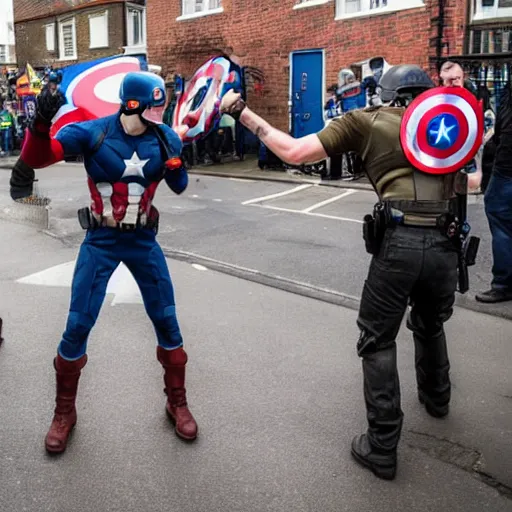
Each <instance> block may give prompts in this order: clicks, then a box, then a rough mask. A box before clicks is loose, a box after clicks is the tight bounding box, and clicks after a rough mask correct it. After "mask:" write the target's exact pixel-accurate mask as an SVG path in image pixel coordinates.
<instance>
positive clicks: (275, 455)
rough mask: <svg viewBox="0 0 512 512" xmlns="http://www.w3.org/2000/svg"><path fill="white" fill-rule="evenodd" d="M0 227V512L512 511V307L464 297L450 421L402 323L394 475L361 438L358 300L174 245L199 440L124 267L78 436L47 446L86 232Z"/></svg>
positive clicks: (101, 323) (94, 358) (83, 401)
mask: <svg viewBox="0 0 512 512" xmlns="http://www.w3.org/2000/svg"><path fill="white" fill-rule="evenodd" d="M244 185H245V184H244ZM197 199H199V198H197ZM180 200H183V201H193V198H190V199H183V198H182V199H180ZM212 201H213V200H212ZM162 202H163V201H162V198H160V203H162ZM182 204H183V203H182ZM178 205H179V204H178ZM237 208H238V207H237ZM239 211H240V212H244V211H255V212H256V211H257V209H254V210H252V209H250V208H249V209H248V210H246V209H244V208H241V207H240V209H239ZM247 215H249V214H247ZM301 218H302V217H301ZM304 218H305V217H304ZM0 232H1V233H2V243H1V244H0V286H1V290H2V293H1V294H0V314H1V316H2V317H3V319H4V337H5V342H4V344H3V345H2V346H0V411H2V414H1V421H0V481H1V485H0V510H2V512H4V511H5V512H21V511H26V512H42V511H44V512H64V511H68V510H73V512H89V511H91V510H97V511H99V512H140V511H145V512H157V511H158V512H162V511H164V510H180V511H182V512H203V511H208V512H210V511H211V512H217V511H219V512H242V511H243V512H262V511H285V512H288V511H290V512H303V511H304V512H306V511H307V512H317V511H325V512H329V511H332V512H343V511H347V512H354V511H357V510H361V511H363V510H364V511H373V510H386V511H387V510H393V511H396V512H410V511H412V510H414V511H415V512H434V511H436V512H437V511H444V510H450V511H453V512H482V511H489V512H510V511H512V500H511V499H510V498H507V497H506V496H505V494H504V493H506V492H507V489H506V488H505V487H503V486H502V487H501V488H500V489H501V491H502V492H503V493H502V494H500V493H499V492H498V490H497V489H496V488H493V487H492V486H491V485H489V484H494V485H498V486H499V482H501V483H502V484H504V485H507V486H508V487H509V489H510V488H512V465H511V464H512V463H511V461H512V445H511V443H510V438H511V435H512V401H511V398H510V397H511V396H512V374H511V372H510V332H511V322H509V321H507V320H502V319H499V318H493V317H490V316H487V315H481V314H478V313H473V312H469V311H467V310H464V309H457V310H456V312H455V315H454V318H453V320H452V321H451V322H450V323H449V325H448V335H449V339H450V354H451V362H452V380H453V384H454V389H453V402H452V408H451V413H450V415H449V416H448V418H446V419H444V420H435V419H433V418H431V417H430V416H428V415H427V414H426V412H425V411H424V410H423V409H422V407H421V406H420V405H419V403H418V401H417V398H416V392H415V385H414V371H413V348H412V343H411V341H410V336H409V333H408V332H407V331H406V330H403V331H402V332H401V334H400V337H399V340H398V343H399V369H400V376H401V384H402V406H403V409H404V412H405V424H404V433H403V437H402V440H401V445H400V452H399V471H398V475H397V479H396V480H395V481H394V482H384V481H381V480H378V479H376V478H375V477H374V476H373V475H372V474H371V473H369V472H368V471H366V470H364V469H362V468H360V467H359V466H357V465H356V464H355V463H353V461H352V460H351V458H350V455H349V443H350V440H351V438H352V436H353V435H354V434H357V433H359V432H360V431H362V430H363V429H364V428H365V417H364V410H363V402H362V382H361V371H360V360H359V359H358V358H357V355H356V352H355V343H356V340H357V336H358V332H357V328H356V325H355V319H356V312H355V311H353V310H350V309H345V308H341V307H337V306H334V305H331V304H326V303H324V302H320V301H316V300H312V299H309V298H306V297H303V296H300V295H296V294H290V293H286V292H283V291H281V290H278V289H275V288H272V287H266V286H261V285H258V284H255V283H253V282H250V281H246V280H240V279H236V278H233V277H231V276H226V275H225V274H220V273H216V272H214V271H211V270H208V269H207V268H206V269H205V268H203V267H199V266H192V265H189V264H186V263H183V262H176V261H171V260H170V261H169V262H168V263H169V267H170V270H171V273H172V275H173V279H174V284H175V290H176V297H177V301H178V315H179V319H180V323H181V326H182V331H183V334H184V338H185V343H186V348H187V351H188V353H189V361H190V362H189V365H188V373H187V382H188V384H187V387H188V395H189V402H190V405H191V409H192V411H193V412H194V414H195V416H196V418H197V420H198V423H199V426H200V437H199V438H198V440H197V442H195V443H193V444H187V443H183V442H182V441H180V440H179V439H178V438H177V437H176V436H175V435H174V433H173V431H172V428H171V426H170V425H169V423H168V421H167V419H166V417H165V414H164V401H165V397H164V395H163V393H162V388H163V382H162V371H161V368H160V366H159V365H158V363H157V362H156V359H155V340H154V335H153V332H152V328H151V325H150V323H149V321H148V320H147V318H146V316H145V313H144V310H143V307H142V306H141V305H140V304H139V303H138V301H137V298H136V297H135V296H134V291H133V288H131V285H130V283H129V282H127V280H126V279H124V278H122V279H118V280H117V281H116V283H115V286H114V288H113V289H112V290H111V291H112V292H113V293H112V294H111V295H109V296H108V298H107V300H106V301H105V304H104V308H103V310H102V312H101V315H100V318H99V320H98V323H97V325H96V327H95V329H94V331H93V333H92V335H91V337H90V343H89V363H88V365H87V366H86V368H85V369H84V372H83V376H82V379H81V381H80V389H79V398H78V402H77V406H78V415H79V420H78V424H77V428H76V429H75V432H74V434H73V437H72V439H71V442H70V444H69V447H68V450H67V451H66V453H65V454H64V455H62V456H60V457H48V456H46V454H45V452H44V448H43V439H44V435H45V433H46V430H47V428H48V426H49V423H50V421H51V416H52V408H53V400H54V374H53V370H52V367H51V361H52V359H53V356H54V354H55V350H56V346H57V343H58V341H59V339H60V335H61V333H62V330H63V327H64V323H65V317H66V311H67V308H68V304H69V288H68V286H69V279H70V271H72V262H73V260H74V258H75V257H76V248H75V247H67V246H66V245H65V244H62V242H61V241H59V240H56V239H53V238H51V237H48V236H45V235H43V234H42V233H40V232H38V231H36V230H35V229H32V228H29V227H27V226H24V225H17V224H12V223H6V222H4V221H0ZM189 236H191V237H193V236H194V235H193V234H192V233H191V234H190V235H189ZM55 267H56V268H55ZM48 269H50V270H48ZM20 280H22V282H20ZM114 281H115V280H114ZM35 283H40V284H39V285H37V284H35ZM113 304H116V305H115V306H113ZM485 475H490V476H488V477H485ZM486 482H487V483H486Z"/></svg>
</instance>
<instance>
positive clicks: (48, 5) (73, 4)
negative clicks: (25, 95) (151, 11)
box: [14, 0, 146, 69]
mask: <svg viewBox="0 0 512 512" xmlns="http://www.w3.org/2000/svg"><path fill="white" fill-rule="evenodd" d="M145 17H146V13H145V0H133V1H130V2H128V1H126V0H14V26H15V34H16V51H17V57H18V63H19V65H20V66H24V65H25V63H27V62H29V63H30V64H31V65H32V66H33V67H34V68H36V69H37V68H43V67H45V66H48V65H52V66H53V67H56V68H58V67H62V66H67V65H69V64H74V63H76V62H81V61H87V60H91V59H96V58H101V57H106V56H109V55H116V54H120V53H123V52H124V51H126V53H145V51H146V20H145Z"/></svg>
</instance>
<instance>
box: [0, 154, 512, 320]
mask: <svg viewBox="0 0 512 512" xmlns="http://www.w3.org/2000/svg"><path fill="white" fill-rule="evenodd" d="M37 177H38V179H39V184H38V185H39V189H40V192H41V193H43V194H44V193H45V194H46V195H48V196H50V197H51V199H52V202H51V205H50V206H51V210H50V212H49V213H50V231H51V232H52V233H54V234H55V235H56V236H59V237H63V238H65V239H66V240H67V241H69V242H70V243H71V244H77V243H79V242H80V240H81V239H82V237H83V231H82V229H81V228H80V226H79V224H78V221H77V217H76V211H77V209H78V208H79V207H81V206H85V205H88V204H89V198H88V195H87V194H88V190H87V186H86V182H85V178H84V170H83V167H81V166H80V165H76V164H75V165H73V164H71V165H70V164H60V165H56V166H53V167H52V168H49V169H45V170H41V171H38V172H37ZM8 179H9V173H8V172H7V171H5V170H3V171H1V170H0V191H3V194H2V196H3V197H2V198H0V206H1V207H3V209H0V215H2V211H3V210H5V208H10V209H12V201H10V198H9V197H8V193H7V192H8ZM348 186H350V183H348ZM375 202H376V195H375V194H374V193H373V192H370V191H367V190H353V189H350V188H349V189H342V188H337V187H327V186H317V185H310V184H305V185H301V184H289V183H272V182H265V181H251V180H233V179H219V178H216V177H210V176H198V175H194V174H191V175H190V184H189V187H188V189H187V190H186V191H185V193H184V194H183V195H181V196H176V195H175V194H173V193H172V192H171V191H170V190H169V189H168V188H167V187H166V186H165V185H161V186H160V187H159V189H158V192H157V195H156V198H155V205H156V206H157V208H158V209H159V210H160V212H161V228H160V233H159V238H160V242H161V244H162V246H163V247H164V248H167V249H168V255H170V256H173V257H180V258H182V259H185V260H186V261H189V260H190V261H192V260H194V261H197V262H201V258H207V259H209V260H214V262H213V263H216V264H218V266H226V265H228V266H230V267H232V268H234V270H235V271H236V275H241V274H242V272H241V271H240V269H245V270H246V272H245V273H244V276H246V277H249V278H251V277H254V275H255V274H258V275H259V274H264V275H265V276H268V279H267V281H266V282H268V281H273V282H274V284H276V285H282V282H281V283H280V282H279V280H277V279H275V278H276V277H281V278H283V280H286V282H287V283H288V284H290V283H289V282H290V281H291V284H290V286H293V287H294V288H298V287H299V286H301V285H302V284H305V285H307V287H308V288H309V291H308V290H306V291H307V292H308V293H309V292H311V293H310V295H313V296H316V295H318V294H321V295H322V298H324V299H326V300H332V301H334V302H335V303H343V304H345V305H349V306H353V307H357V300H358V298H359V297H360V294H361V290H362V286H363V282H364V279H365V278H366V274H367V269H368V264H369V261H370V256H369V255H368V254H367V253H366V251H365V248H364V242H363V240H362V219H363V217H364V215H365V214H367V213H370V212H371V211H372V209H373V204H374V203H375ZM469 203H470V204H469V207H468V209H469V214H468V217H469V222H470V224H471V226H472V234H474V235H476V236H479V237H481V239H482V241H481V244H480V251H479V254H478V258H477V263H476V265H475V266H474V267H471V268H470V280H471V281H470V285H471V289H470V291H469V292H468V293H467V294H466V295H465V296H460V295H459V294H457V300H458V302H459V303H461V304H464V305H465V306H468V307H471V308H476V309H477V310H478V311H483V312H488V313H492V314H495V315H499V316H503V317H506V318H511V319H512V305H511V304H510V303H506V304H497V305H481V304H479V303H477V302H476V301H475V300H474V295H475V293H477V292H479V291H483V290H486V289H488V288H489V286H490V281H491V268H492V256H491V237H490V233H489V228H488V225H487V219H486V217H485V213H484V209H483V204H482V196H470V198H469ZM8 216H9V215H8ZM198 256H199V257H200V258H198ZM194 258H195V259H194ZM210 263H212V262H210ZM281 281H282V280H281ZM311 288H313V290H311ZM301 289H302V290H304V289H305V288H304V287H303V286H302V288H301ZM329 292H334V293H329ZM340 295H341V297H340Z"/></svg>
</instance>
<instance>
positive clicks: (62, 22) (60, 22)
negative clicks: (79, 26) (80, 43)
mask: <svg viewBox="0 0 512 512" xmlns="http://www.w3.org/2000/svg"><path fill="white" fill-rule="evenodd" d="M58 25H59V60H77V59H78V55H77V40H76V20H75V18H74V17H73V18H62V19H59V20H58ZM66 25H71V33H72V34H73V55H72V56H66V55H64V34H63V32H62V29H63V27H64V26H66Z"/></svg>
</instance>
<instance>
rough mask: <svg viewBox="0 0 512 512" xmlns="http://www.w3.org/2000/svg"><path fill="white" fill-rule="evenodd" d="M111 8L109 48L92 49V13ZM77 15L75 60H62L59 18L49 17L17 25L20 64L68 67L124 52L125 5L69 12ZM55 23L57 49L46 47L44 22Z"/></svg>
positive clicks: (17, 54)
mask: <svg viewBox="0 0 512 512" xmlns="http://www.w3.org/2000/svg"><path fill="white" fill-rule="evenodd" d="M105 10H108V13H109V17H108V30H109V37H108V42H109V47H108V48H98V49H90V48H89V43H90V36H89V15H90V14H92V13H95V12H104V11H105ZM70 15H72V16H74V17H75V26H76V38H77V56H78V59H77V60H76V61H69V60H66V61H61V60H59V51H58V39H59V38H58V26H57V23H56V19H57V18H56V17H48V18H44V19H38V20H34V21H26V22H20V23H16V24H15V33H16V56H17V60H18V64H19V65H20V66H23V65H25V63H27V62H29V63H30V64H31V65H32V66H34V67H43V66H45V65H50V64H51V65H53V66H54V67H61V66H67V65H69V64H73V63H75V62H79V61H86V60H90V59H97V58H100V57H106V56H109V55H115V54H118V53H122V52H123V48H122V47H123V46H124V45H125V17H124V5H123V4H111V5H107V6H103V7H101V8H100V7H94V8H90V9H83V10H80V11H76V12H74V13H72V14H71V13H70ZM52 22H55V39H56V41H55V50H56V51H55V52H48V51H47V50H46V32H45V25H47V24H49V23H52Z"/></svg>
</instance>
